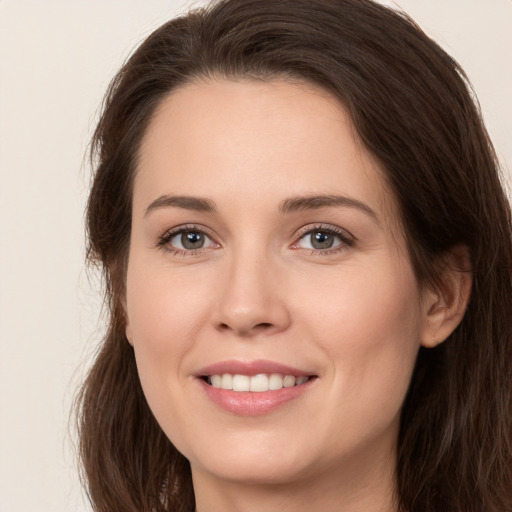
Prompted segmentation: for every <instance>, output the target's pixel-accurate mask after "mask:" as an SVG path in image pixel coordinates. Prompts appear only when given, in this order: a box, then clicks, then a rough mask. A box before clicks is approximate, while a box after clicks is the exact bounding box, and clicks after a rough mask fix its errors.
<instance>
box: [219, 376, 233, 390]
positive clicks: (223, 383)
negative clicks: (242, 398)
mask: <svg viewBox="0 0 512 512" xmlns="http://www.w3.org/2000/svg"><path fill="white" fill-rule="evenodd" d="M220 387H221V388H222V389H233V375H231V374H229V373H225V374H224V375H222V377H221V380H220Z"/></svg>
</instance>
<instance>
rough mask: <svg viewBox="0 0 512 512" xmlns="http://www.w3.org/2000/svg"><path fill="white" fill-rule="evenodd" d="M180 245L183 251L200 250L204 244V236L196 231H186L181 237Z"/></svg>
mask: <svg viewBox="0 0 512 512" xmlns="http://www.w3.org/2000/svg"><path fill="white" fill-rule="evenodd" d="M181 243H182V245H183V247H185V249H200V248H201V247H202V246H203V244H204V236H203V235H202V233H197V232H196V231H186V232H185V233H183V234H182V235H181Z"/></svg>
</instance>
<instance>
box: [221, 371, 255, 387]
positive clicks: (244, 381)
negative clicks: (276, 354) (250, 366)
mask: <svg viewBox="0 0 512 512" xmlns="http://www.w3.org/2000/svg"><path fill="white" fill-rule="evenodd" d="M223 378H224V377H223ZM250 384H251V379H250V377H248V376H247V375H233V391H249V387H250Z"/></svg>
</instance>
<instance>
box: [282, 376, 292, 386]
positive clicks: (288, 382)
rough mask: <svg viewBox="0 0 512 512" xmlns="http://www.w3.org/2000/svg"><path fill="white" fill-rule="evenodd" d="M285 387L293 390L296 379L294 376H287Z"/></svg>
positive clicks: (284, 382) (284, 381) (284, 380)
mask: <svg viewBox="0 0 512 512" xmlns="http://www.w3.org/2000/svg"><path fill="white" fill-rule="evenodd" d="M283 386H284V387H285V388H293V386H295V377H294V376H293V375H287V376H286V377H285V378H284V379H283Z"/></svg>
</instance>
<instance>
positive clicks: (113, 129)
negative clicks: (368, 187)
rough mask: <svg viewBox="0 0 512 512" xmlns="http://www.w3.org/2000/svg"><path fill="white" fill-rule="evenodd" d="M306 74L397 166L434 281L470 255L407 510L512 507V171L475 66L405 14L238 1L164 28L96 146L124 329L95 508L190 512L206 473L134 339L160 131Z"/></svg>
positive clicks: (100, 434)
mask: <svg viewBox="0 0 512 512" xmlns="http://www.w3.org/2000/svg"><path fill="white" fill-rule="evenodd" d="M211 76H222V77H227V78H238V77H250V78H256V79H263V80H271V79H272V78H274V77H290V78H293V79H300V80H302V81H307V82H311V83H313V84H316V85H318V86H320V87H323V88H324V89H326V90H328V91H330V92H331V93H332V94H333V95H335V96H336V97H337V98H339V100H340V101H341V102H342V103H343V104H344V105H345V106H346V108H347V109H348V111H349V112H350V115H351V118H352V121H353V123H354V126H355V128H356V130H357V132H358V134H359V136H360V138H361V140H362V141H363V143H364V144H365V145H366V147H367V148H368V149H369V150H370V151H371V152H372V153H373V154H374V155H375V157H376V158H377V159H378V160H379V161H380V163H381V164H382V167H383V168H384V170H385V172H386V176H387V180H388V181H389V184H390V186H391V188H392V190H393V192H394V194H395V197H396V200H397V203H398V205H399V208H400V211H401V213H402V217H403V219H402V221H403V225H404V230H405V235H406V238H407V240H408V246H409V251H410V255H411V260H412V263H413V266H414V269H415V272H416V275H417V278H418V281H419V282H420V283H422V284H424V283H432V282H438V280H439V277H438V276H439V275H440V272H441V270H440V268H441V267H440V261H442V256H443V254H445V253H446V252H447V251H448V250H449V249H450V248H452V247H454V246H457V245H464V246H466V247H467V248H468V249H469V253H470V258H471V265H472V268H473V291H472V298H471V300H470V303H469V306H468V309H467V311H466V314H465V316H464V319H463V320H462V323H461V324H460V326H459V327H458V328H457V329H456V330H455V332H454V333H453V334H452V335H451V336H450V338H449V339H448V340H446V341H445V343H443V344H441V345H440V346H438V347H437V348H435V349H420V353H419V356H418V360H417V363H416V367H415V371H414V375H413V378H412V382H411V385H410V389H409V393H408V396H407V398H406V400H405V403H404V406H403V410H402V418H401V430H400V436H399V446H398V454H397V468H398V469H397V502H398V504H399V505H398V507H399V509H400V510H403V511H409V512H422V511H436V512H439V511H441V510H450V511H453V512H457V511H460V512H471V511H475V512H476V511H486V512H487V511H491V512H492V511H496V512H497V511H500V512H502V511H504V510H512V441H511V437H512V436H511V432H512V371H511V368H512V339H511V337H512V315H511V311H512V275H511V272H512V270H511V269H512V237H511V231H512V230H511V217H510V210H509V206H508V201H507V199H506V197H505V194H504V192H503V190H502V187H501V185H500V181H499V176H498V164H497V160H496V156H495V153H494V150H493V148H492V145H491V143H490V141H489V138H488V135H487V132H486V130H485V127H484V126H483V123H482V120H481V116H480V114H479V110H478V107H477V106H476V105H475V103H474V101H473V95H472V90H471V88H470V86H469V84H468V81H467V79H466V77H465V75H464V72H463V71H462V70H461V68H460V67H459V66H458V64H457V63H456V62H455V61H454V60H453V59H452V58H451V57H450V56H448V55H447V54H446V53H445V52H444V51H443V50H442V49H441V48H440V47H439V46H438V45H437V44H436V43H434V42H433V41H432V40H431V39H429V38H428V37H427V36H426V35H425V34H424V33H423V32H422V31H421V30H420V29H419V28H418V27H417V26H416V25H415V24H414V22H413V21H412V20H410V19H409V18H408V17H407V16H406V15H405V14H402V13H399V12H395V11H393V10H391V9H389V8H386V7H383V6H381V5H379V4H377V3H375V2H373V1H371V0H279V1H274V0H223V1H217V2H214V3H213V4H212V5H210V6H209V7H207V8H204V9H200V10H197V11H193V12H191V13H189V14H188V15H186V16H182V17H179V18H176V19H174V20H171V21H170V22H168V23H166V24H165V25H163V26H162V27H161V28H159V29H158V30H156V31H155V32H154V33H153V34H152V35H151V36H150V37H149V38H148V39H147V40H146V41H145V42H144V43H143V44H142V45H141V46H140V47H139V48H138V50H137V51H136V52H135V53H134V54H133V56H132V57H131V58H130V59H129V60H128V62H127V63H126V64H125V65H124V66H123V67H122V69H121V70H120V71H119V73H118V74H117V76H116V77H115V78H114V80H113V82H112V83H111V85H110V88H109V91H108V93H107V96H106V98H105V103H104V109H103V115H102V117H101V119H100V122H99V125H98V127H97V130H96V132H95V135H94V139H93V145H92V149H93V151H92V153H93V157H94V161H95V162H96V172H95V175H94V182H93V186H92V190H91V194H90V198H89V204H88V210H87V226H88V235H89V242H90V249H89V258H90V261H93V262H99V263H100V264H101V265H102V268H103V271H104V276H105V279H106V294H107V298H108V304H109V307H110V324H109V327H108V332H107V335H106V337H105V340H104V343H103V344H102V346H101V348H100V351H99V353H98V355H97V359H96V361H95V363H94V365H93V367H92V369H91V370H90V373H89V375H88V377H87V380H86V381H85V383H84V386H83V388H82V390H81V394H80V397H79V400H78V405H79V418H80V425H79V427H80V436H81V437H80V443H81V444H80V450H81V451H80V453H81V461H82V464H83V469H84V474H85V477H86V479H87V484H88V492H89V496H90V499H91V502H92V503H93V506H94V510H96V511H101V512H112V511H113V510H116V511H117V510H119V511H121V510H122V511H123V512H129V511H130V512H141V511H152V512H156V511H171V510H172V511H182V510H183V511H185V510H187V511H190V510H193V507H194V496H193V489H192V483H191V475H190V467H189V464H188V461H187V460H186V459H185V458H184V457H183V456H182V455H181V454H180V453H179V452H178V451H177V450H176V449H175V448H174V447H173V445H172V444H171V442H170V441H169V440H168V439H167V438H166V437H165V435H164V434H163V432H162V431H161V429H160V427H159V426H158V424H157V422H156V420H155V419H154V417H153V416H152V414H151V412H150V410H149V408H148V406H147V404H146V401H145V398H144V396H143V393H142V389H141V386H140V383H139V380H138V376H137V369H136V365H135V359H134V354H133V350H132V348H131V347H130V345H129V344H128V342H127V340H126V338H125V332H124V331H125V319H124V312H123V299H124V293H125V290H124V280H125V267H126V259H127V253H128V243H129V239H130V222H131V192H132V180H133V175H134V172H135V168H136V165H137V154H138V148H139V145H140V142H141V138H142V137H143V135H144V132H145V129H146V127H147V125H148V123H149V121H150V120H151V117H152V115H153V113H154V111H155V109H156V107H157V106H158V105H159V103H160V102H161V101H162V99H163V98H164V97H165V96H166V95H167V94H169V92H170V91H171V90H173V89H174V88H176V87H177V86H180V85H183V84H186V83H188V82H191V81H193V80H194V79H197V78H201V77H211Z"/></svg>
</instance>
